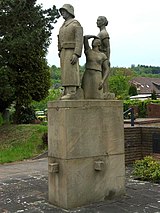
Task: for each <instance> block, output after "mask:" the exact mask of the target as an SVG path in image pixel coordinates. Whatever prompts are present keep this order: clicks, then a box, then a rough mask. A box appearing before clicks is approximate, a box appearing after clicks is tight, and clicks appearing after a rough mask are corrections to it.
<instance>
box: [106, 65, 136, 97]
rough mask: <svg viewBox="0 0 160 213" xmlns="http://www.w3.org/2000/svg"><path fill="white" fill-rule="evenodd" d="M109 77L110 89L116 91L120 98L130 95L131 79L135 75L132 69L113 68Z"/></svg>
mask: <svg viewBox="0 0 160 213" xmlns="http://www.w3.org/2000/svg"><path fill="white" fill-rule="evenodd" d="M110 73H111V74H110V77H109V90H110V92H113V93H115V96H116V97H117V98H118V99H126V98H127V97H128V90H129V80H130V79H131V78H132V77H133V76H134V73H133V71H132V70H131V69H126V68H123V67H122V68H111V71H110Z"/></svg>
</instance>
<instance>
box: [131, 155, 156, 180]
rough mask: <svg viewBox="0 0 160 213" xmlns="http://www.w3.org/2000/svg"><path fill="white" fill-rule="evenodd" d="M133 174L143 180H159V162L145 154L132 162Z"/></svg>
mask: <svg viewBox="0 0 160 213" xmlns="http://www.w3.org/2000/svg"><path fill="white" fill-rule="evenodd" d="M133 175H134V176H136V178H139V179H141V180H145V181H153V182H159V181H160V163H159V162H158V161H157V160H155V159H154V158H153V157H152V156H146V157H144V158H143V159H142V160H136V161H135V163H134V170H133Z"/></svg>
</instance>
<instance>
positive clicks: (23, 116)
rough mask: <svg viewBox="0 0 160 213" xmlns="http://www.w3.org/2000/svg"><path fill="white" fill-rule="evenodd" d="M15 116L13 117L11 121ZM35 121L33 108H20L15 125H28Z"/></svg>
mask: <svg viewBox="0 0 160 213" xmlns="http://www.w3.org/2000/svg"><path fill="white" fill-rule="evenodd" d="M14 116H15V115H13V120H14V119H15V118H14ZM35 119H36V116H35V111H34V109H33V107H31V106H30V107H24V106H22V107H21V109H20V113H19V116H18V118H17V119H16V123H17V124H29V123H33V121H34V120H35Z"/></svg>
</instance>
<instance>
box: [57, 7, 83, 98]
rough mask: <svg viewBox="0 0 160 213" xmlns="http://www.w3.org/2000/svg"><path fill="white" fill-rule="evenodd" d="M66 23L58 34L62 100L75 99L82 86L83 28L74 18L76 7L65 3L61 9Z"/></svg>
mask: <svg viewBox="0 0 160 213" xmlns="http://www.w3.org/2000/svg"><path fill="white" fill-rule="evenodd" d="M59 10H60V13H61V15H62V16H63V18H64V20H65V21H64V23H63V25H62V26H61V27H60V30H59V35H58V50H59V56H60V65H61V81H62V86H63V87H64V96H62V97H61V99H62V100H66V99H74V96H75V94H76V91H77V89H78V88H79V86H80V73H79V57H80V56H81V54H82V47H83V28H82V27H81V25H80V23H79V22H78V21H77V20H75V19H74V17H75V15H74V8H73V6H72V5H70V4H64V5H63V7H61V8H60V9H59Z"/></svg>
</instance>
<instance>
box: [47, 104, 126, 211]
mask: <svg viewBox="0 0 160 213" xmlns="http://www.w3.org/2000/svg"><path fill="white" fill-rule="evenodd" d="M48 141H49V144H48V156H49V160H48V169H49V201H50V203H52V204H54V205H57V206H60V207H62V208H65V209H72V208H76V207H80V206H84V205H87V204H91V203H94V202H97V201H102V200H104V198H112V197H115V196H119V195H122V194H124V193H125V165H124V127H123V106H122V102H121V101H105V100H104V101H103V100H81V101H73V100H72V101H54V102H49V103H48Z"/></svg>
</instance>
